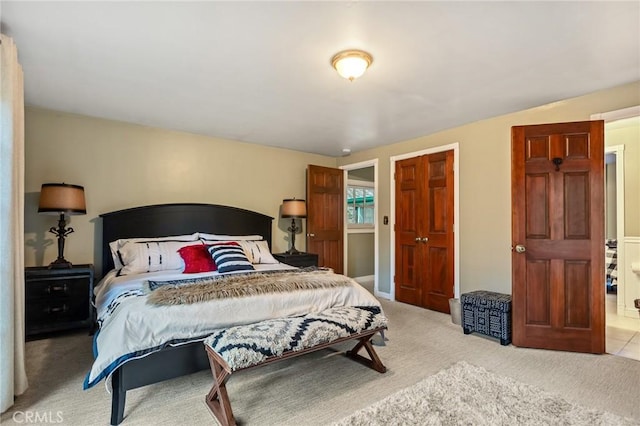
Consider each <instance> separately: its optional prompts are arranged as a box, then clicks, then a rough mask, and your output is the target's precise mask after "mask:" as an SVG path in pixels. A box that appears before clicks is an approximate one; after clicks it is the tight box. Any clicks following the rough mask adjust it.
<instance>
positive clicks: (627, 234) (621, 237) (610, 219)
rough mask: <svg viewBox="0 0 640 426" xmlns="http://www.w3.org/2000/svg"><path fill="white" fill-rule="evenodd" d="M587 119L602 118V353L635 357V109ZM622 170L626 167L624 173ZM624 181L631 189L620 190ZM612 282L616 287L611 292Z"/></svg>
mask: <svg viewBox="0 0 640 426" xmlns="http://www.w3.org/2000/svg"><path fill="white" fill-rule="evenodd" d="M592 118H594V119H604V120H605V163H606V164H605V167H606V170H605V173H606V175H607V180H606V181H605V184H606V186H607V187H608V188H609V189H608V191H607V193H606V195H607V197H605V212H606V215H605V216H607V220H606V222H607V226H606V228H605V229H606V237H607V240H606V241H605V244H606V246H605V251H606V256H605V264H606V265H607V266H608V268H607V278H608V280H607V281H608V282H607V283H606V287H605V292H606V293H605V327H606V331H605V337H606V339H605V350H606V352H607V353H609V354H612V355H618V356H623V357H627V358H633V359H640V316H639V312H638V310H637V309H636V308H635V306H633V300H634V299H635V298H638V297H640V291H637V289H636V288H637V286H638V284H639V283H640V276H639V275H638V274H634V273H629V271H630V269H631V265H630V264H629V262H631V261H633V259H634V258H637V254H638V252H639V250H638V246H639V245H640V238H639V237H638V224H637V223H634V217H637V216H634V214H633V212H634V211H637V209H636V208H634V207H633V206H634V205H637V198H635V199H634V195H633V194H636V193H637V189H634V180H635V181H636V182H637V180H638V179H637V175H635V177H634V170H637V168H638V162H639V161H640V138H639V137H638V135H639V134H640V133H639V130H640V107H632V108H625V109H623V110H618V111H612V112H607V113H603V114H596V115H594V116H592ZM627 167H628V168H629V169H628V170H625V169H627ZM636 173H637V172H636ZM629 179H630V180H629ZM626 180H628V183H629V184H630V186H629V187H628V188H626V190H625V184H626V183H627V182H626ZM635 188H637V187H635ZM625 193H626V196H625ZM625 199H626V200H628V201H629V202H627V201H625ZM625 213H626V214H625ZM625 217H626V218H627V224H628V225H631V226H630V227H629V228H627V227H626V224H625ZM614 256H615V260H613V258H614ZM612 260H613V261H612ZM614 268H615V269H614ZM609 270H611V271H612V272H613V274H611V272H610V271H609ZM612 284H615V292H614V291H612V290H613V289H614V287H613V285H612Z"/></svg>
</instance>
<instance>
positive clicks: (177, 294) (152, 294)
mask: <svg viewBox="0 0 640 426" xmlns="http://www.w3.org/2000/svg"><path fill="white" fill-rule="evenodd" d="M351 282H352V281H351V278H348V277H346V276H344V275H338V274H335V273H333V271H332V270H331V269H329V268H307V269H299V270H290V271H289V270H288V271H264V272H251V273H238V274H229V275H219V276H214V277H203V278H192V279H186V280H174V281H147V283H146V292H147V293H148V294H149V297H148V298H147V303H149V304H152V305H180V304H189V303H198V302H204V301H207V300H213V299H223V298H227V297H247V296H256V295H259V294H266V293H281V292H289V291H295V290H313V289H320V288H332V287H344V286H349V285H351Z"/></svg>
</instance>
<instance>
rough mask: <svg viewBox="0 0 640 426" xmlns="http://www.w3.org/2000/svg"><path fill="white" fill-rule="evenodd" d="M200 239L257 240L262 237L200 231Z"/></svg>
mask: <svg viewBox="0 0 640 426" xmlns="http://www.w3.org/2000/svg"><path fill="white" fill-rule="evenodd" d="M199 235H200V239H201V240H211V241H259V240H261V239H262V235H220V234H205V233H204V232H200V233H199Z"/></svg>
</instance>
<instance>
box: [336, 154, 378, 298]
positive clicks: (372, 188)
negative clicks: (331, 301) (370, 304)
mask: <svg viewBox="0 0 640 426" xmlns="http://www.w3.org/2000/svg"><path fill="white" fill-rule="evenodd" d="M340 168H341V169H342V170H343V171H344V181H345V182H346V183H345V185H344V187H345V194H344V200H345V202H344V215H343V217H344V271H345V275H347V276H349V277H351V278H354V279H355V280H356V281H358V282H359V283H360V284H362V286H363V287H365V288H366V289H367V290H369V291H370V292H371V293H373V294H374V295H375V296H379V297H386V298H388V295H387V294H382V293H380V291H379V281H378V277H379V269H378V268H379V257H378V253H379V251H378V211H379V210H378V159H377V158H376V159H373V160H369V161H363V162H359V163H354V164H347V165H344V166H341V167H340Z"/></svg>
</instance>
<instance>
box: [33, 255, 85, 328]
mask: <svg viewBox="0 0 640 426" xmlns="http://www.w3.org/2000/svg"><path fill="white" fill-rule="evenodd" d="M92 297H93V266H92V265H73V267H71V268H64V269H62V268H60V269H49V268H47V267H46V266H44V267H40V266H37V267H29V268H25V311H26V315H25V317H26V335H27V336H33V335H36V334H40V333H48V332H51V331H61V330H70V329H74V328H85V327H86V328H88V329H90V330H93V325H94V316H95V315H94V308H93V305H92V303H91V300H92Z"/></svg>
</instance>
